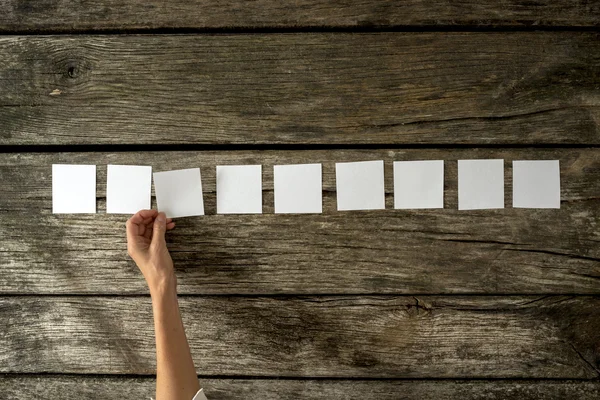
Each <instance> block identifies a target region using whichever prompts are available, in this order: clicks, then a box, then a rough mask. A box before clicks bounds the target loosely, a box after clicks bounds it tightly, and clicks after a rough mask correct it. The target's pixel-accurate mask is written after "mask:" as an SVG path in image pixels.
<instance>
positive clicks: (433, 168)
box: [394, 160, 444, 209]
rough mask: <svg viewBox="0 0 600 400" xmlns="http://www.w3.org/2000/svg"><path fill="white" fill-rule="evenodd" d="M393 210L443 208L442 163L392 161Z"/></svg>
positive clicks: (433, 161) (439, 161)
mask: <svg viewBox="0 0 600 400" xmlns="http://www.w3.org/2000/svg"><path fill="white" fill-rule="evenodd" d="M394 208H396V209H410V208H444V161H443V160H425V161H394Z"/></svg>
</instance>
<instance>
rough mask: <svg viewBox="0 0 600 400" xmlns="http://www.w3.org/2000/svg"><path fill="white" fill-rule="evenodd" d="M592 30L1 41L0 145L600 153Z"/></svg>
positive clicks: (599, 92)
mask: <svg viewBox="0 0 600 400" xmlns="http://www.w3.org/2000/svg"><path fill="white" fill-rule="evenodd" d="M599 38H600V37H599V36H598V33H594V32H589V33H585V32H529V33H527V32H512V33H511V32H498V33H443V34H440V33H389V32H388V33H376V34H355V33H313V34H255V35H229V36H228V35H142V36H137V35H125V36H122V35H121V36H102V35H100V36H85V35H83V36H72V37H69V36H67V37H65V36H42V37H39V36H8V37H2V38H0V57H1V58H2V63H1V64H0V89H1V90H0V125H1V126H2V127H3V128H2V130H0V144H4V145H21V144H32V145H47V144H132V143H136V144H166V143H176V144H191V143H196V144H257V143H262V144H274V143H277V144H370V145H373V144H474V145H476V144H490V143H492V144H533V145H539V144H591V145H598V144H600V122H599V121H600V86H599V85H598V82H600V40H599Z"/></svg>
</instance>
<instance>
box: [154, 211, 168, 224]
mask: <svg viewBox="0 0 600 400" xmlns="http://www.w3.org/2000/svg"><path fill="white" fill-rule="evenodd" d="M156 220H157V221H158V222H165V223H166V222H167V216H166V215H165V213H162V212H161V213H158V216H157V217H156Z"/></svg>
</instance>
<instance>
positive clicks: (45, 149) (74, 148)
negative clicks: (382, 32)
mask: <svg viewBox="0 0 600 400" xmlns="http://www.w3.org/2000/svg"><path fill="white" fill-rule="evenodd" d="M473 148H480V149H532V150H534V149H588V148H589V149H596V148H600V144H577V143H571V144H564V143H547V144H539V145H537V144H536V145H533V144H528V143H523V144H489V143H482V144H453V143H442V144H439V143H437V144H436V143H424V144H386V143H374V144H360V143H357V144H185V143H182V144H72V145H62V144H50V145H0V153H83V152H85V153H90V152H96V153H109V152H114V153H120V152H136V151H160V152H165V151H249V150H261V151H262V150H273V151H277V150H282V151H286V150H289V151H298V150H380V149H385V150H390V149H392V150H393V149H473Z"/></svg>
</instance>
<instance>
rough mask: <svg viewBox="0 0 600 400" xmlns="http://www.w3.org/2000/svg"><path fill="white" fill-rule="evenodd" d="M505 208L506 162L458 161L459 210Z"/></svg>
mask: <svg viewBox="0 0 600 400" xmlns="http://www.w3.org/2000/svg"><path fill="white" fill-rule="evenodd" d="M490 208H504V160H458V209H459V210H480V209H490Z"/></svg>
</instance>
